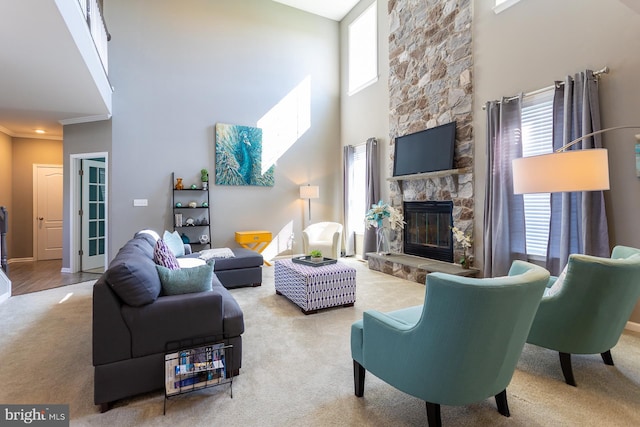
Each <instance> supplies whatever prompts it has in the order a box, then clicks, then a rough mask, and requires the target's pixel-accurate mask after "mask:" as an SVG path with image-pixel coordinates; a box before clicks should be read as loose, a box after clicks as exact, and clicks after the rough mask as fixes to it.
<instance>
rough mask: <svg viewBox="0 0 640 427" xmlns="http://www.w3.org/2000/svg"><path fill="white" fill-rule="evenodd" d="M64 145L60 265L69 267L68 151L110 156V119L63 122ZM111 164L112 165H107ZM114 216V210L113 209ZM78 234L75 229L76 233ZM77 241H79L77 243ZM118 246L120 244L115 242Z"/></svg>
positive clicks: (108, 235) (109, 230) (69, 188)
mask: <svg viewBox="0 0 640 427" xmlns="http://www.w3.org/2000/svg"><path fill="white" fill-rule="evenodd" d="M63 133H64V149H63V157H64V162H63V164H62V167H63V170H64V176H63V178H62V182H63V186H64V187H63V203H64V204H63V207H62V211H63V215H64V216H63V218H64V220H63V225H62V227H63V229H64V230H67V231H65V233H64V234H63V241H62V268H63V269H68V268H69V266H70V265H71V260H70V256H71V255H70V250H71V249H70V248H71V242H70V241H69V238H70V233H69V230H70V229H71V228H70V227H71V214H70V212H69V209H70V201H71V197H72V194H71V187H70V175H71V155H72V154H84V153H103V152H106V153H109V158H111V154H110V153H111V120H104V121H101V122H92V123H81V124H76V125H67V126H64V130H63ZM109 167H111V165H109ZM107 179H109V183H108V185H109V189H111V180H110V176H109V177H107ZM113 197H114V195H113V194H112V193H111V192H110V194H109V200H111V199H112V198H113ZM113 214H114V213H113V212H112V211H110V212H109V218H111V216H112V215H113ZM116 216H117V213H116ZM112 229H113V224H110V226H109V227H108V229H107V245H108V247H107V250H109V247H110V246H111V244H110V243H111V232H112ZM75 235H76V236H78V234H77V233H75ZM79 245H80V243H79V242H78V247H79ZM118 247H119V246H118Z"/></svg>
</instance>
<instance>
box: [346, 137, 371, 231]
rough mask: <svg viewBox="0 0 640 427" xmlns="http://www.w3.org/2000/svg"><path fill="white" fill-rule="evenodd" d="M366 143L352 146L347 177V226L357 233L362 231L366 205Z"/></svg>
mask: <svg viewBox="0 0 640 427" xmlns="http://www.w3.org/2000/svg"><path fill="white" fill-rule="evenodd" d="M366 162H367V145H366V144H360V145H357V146H355V147H354V148H353V163H352V166H353V167H352V169H351V172H352V175H351V177H350V179H349V185H350V187H349V195H350V197H349V218H348V221H349V227H350V228H351V229H352V230H353V231H354V232H355V233H357V234H363V233H364V215H365V213H366V211H367V209H368V207H367V206H365V205H366V193H365V186H366V173H367V171H366V168H367V164H366Z"/></svg>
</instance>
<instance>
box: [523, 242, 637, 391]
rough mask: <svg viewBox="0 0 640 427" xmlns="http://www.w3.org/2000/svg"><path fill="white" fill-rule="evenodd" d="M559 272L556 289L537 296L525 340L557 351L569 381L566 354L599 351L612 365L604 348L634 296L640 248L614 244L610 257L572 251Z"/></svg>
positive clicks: (630, 308)
mask: <svg viewBox="0 0 640 427" xmlns="http://www.w3.org/2000/svg"><path fill="white" fill-rule="evenodd" d="M565 274H566V275H565V277H564V280H563V282H562V286H561V287H560V289H559V291H558V292H557V293H556V294H554V295H552V296H545V297H543V298H542V301H541V302H540V307H539V308H538V313H537V314H536V317H535V319H534V321H533V325H532V326H531V331H530V332H529V337H528V338H527V342H528V343H531V344H535V345H538V346H540V347H545V348H548V349H551V350H555V351H558V352H559V353H560V366H561V368H562V373H563V375H564V378H565V381H566V383H567V384H569V385H572V386H575V385H576V382H575V379H574V376H573V370H572V368H571V354H597V353H600V354H601V356H602V359H603V360H604V363H605V364H607V365H613V358H612V356H611V351H610V350H611V348H613V347H614V346H615V345H616V344H617V343H618V339H619V338H620V335H621V334H622V331H623V330H624V327H625V325H626V323H627V320H629V316H630V315H631V312H632V311H633V308H634V307H635V305H636V302H637V301H638V298H639V297H640V250H638V249H635V248H630V247H626V246H616V247H615V248H613V251H612V253H611V258H599V257H594V256H589V255H578V254H573V255H570V256H569V262H568V263H567V269H566V273H565ZM556 280H557V278H556V277H551V279H550V281H549V284H548V287H551V286H552V285H553V284H554V283H555V281H556Z"/></svg>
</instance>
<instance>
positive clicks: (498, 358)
mask: <svg viewBox="0 0 640 427" xmlns="http://www.w3.org/2000/svg"><path fill="white" fill-rule="evenodd" d="M548 280H549V272H548V271H547V270H545V269H543V268H541V267H538V266H535V265H533V264H529V263H526V262H523V261H515V262H514V263H513V264H512V266H511V269H510V271H509V276H505V277H498V278H491V279H475V278H469V277H460V276H453V275H449V274H443V273H431V274H429V275H428V276H427V281H426V295H425V301H424V304H423V305H421V306H417V307H410V308H406V309H403V310H398V311H394V312H391V313H386V314H385V313H380V312H378V311H365V312H364V315H363V319H362V320H360V321H358V322H356V323H354V324H353V325H352V327H351V355H352V358H353V367H354V372H353V373H354V386H355V394H356V396H358V397H362V396H363V394H364V377H365V372H366V371H369V372H370V373H372V374H373V375H375V376H377V377H378V378H380V379H382V380H384V381H385V382H387V383H389V384H390V385H392V386H394V387H395V388H397V389H399V390H401V391H403V392H405V393H407V394H410V395H412V396H415V397H417V398H419V399H421V400H424V401H425V402H426V409H427V419H428V421H429V425H430V426H439V425H440V424H441V418H440V405H467V404H470V403H473V402H478V401H480V400H484V399H486V398H487V397H491V396H495V399H496V404H497V406H498V411H499V412H500V413H501V414H503V415H505V416H509V407H508V405H507V395H506V387H507V385H508V384H509V382H510V381H511V377H512V376H513V372H514V370H515V367H516V364H517V362H518V358H519V357H520V354H521V352H522V348H523V347H524V344H525V340H526V339H527V335H528V334H529V328H530V327H531V322H532V321H533V318H534V316H535V313H536V310H537V308H538V305H539V303H540V300H541V298H542V293H543V292H544V289H545V286H546V284H547V282H548Z"/></svg>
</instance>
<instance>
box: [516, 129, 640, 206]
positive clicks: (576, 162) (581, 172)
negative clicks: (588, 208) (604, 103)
mask: <svg viewBox="0 0 640 427" xmlns="http://www.w3.org/2000/svg"><path fill="white" fill-rule="evenodd" d="M618 129H640V126H616V127H611V128H607V129H601V130H598V131H595V132H591V133H589V134H587V135H584V136H581V137H580V138H576V139H574V140H573V141H571V142H569V143H568V144H565V145H563V146H562V147H561V148H559V149H558V150H556V151H555V152H554V153H551V154H543V155H540V156H529V157H520V158H518V159H514V160H513V162H512V166H513V192H514V193H515V194H528V193H557V192H564V191H599V190H608V189H609V159H608V155H607V150H606V148H592V149H585V150H570V151H566V150H567V148H569V147H571V146H572V145H574V144H576V143H578V142H580V141H582V140H583V139H585V138H589V137H591V136H594V135H598V134H601V133H605V132H609V131H612V130H618ZM635 138H636V141H637V144H640V134H637V135H636V136H635ZM637 144H636V153H638V148H637ZM636 156H637V154H636ZM637 162H638V159H637V158H636V164H637Z"/></svg>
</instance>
